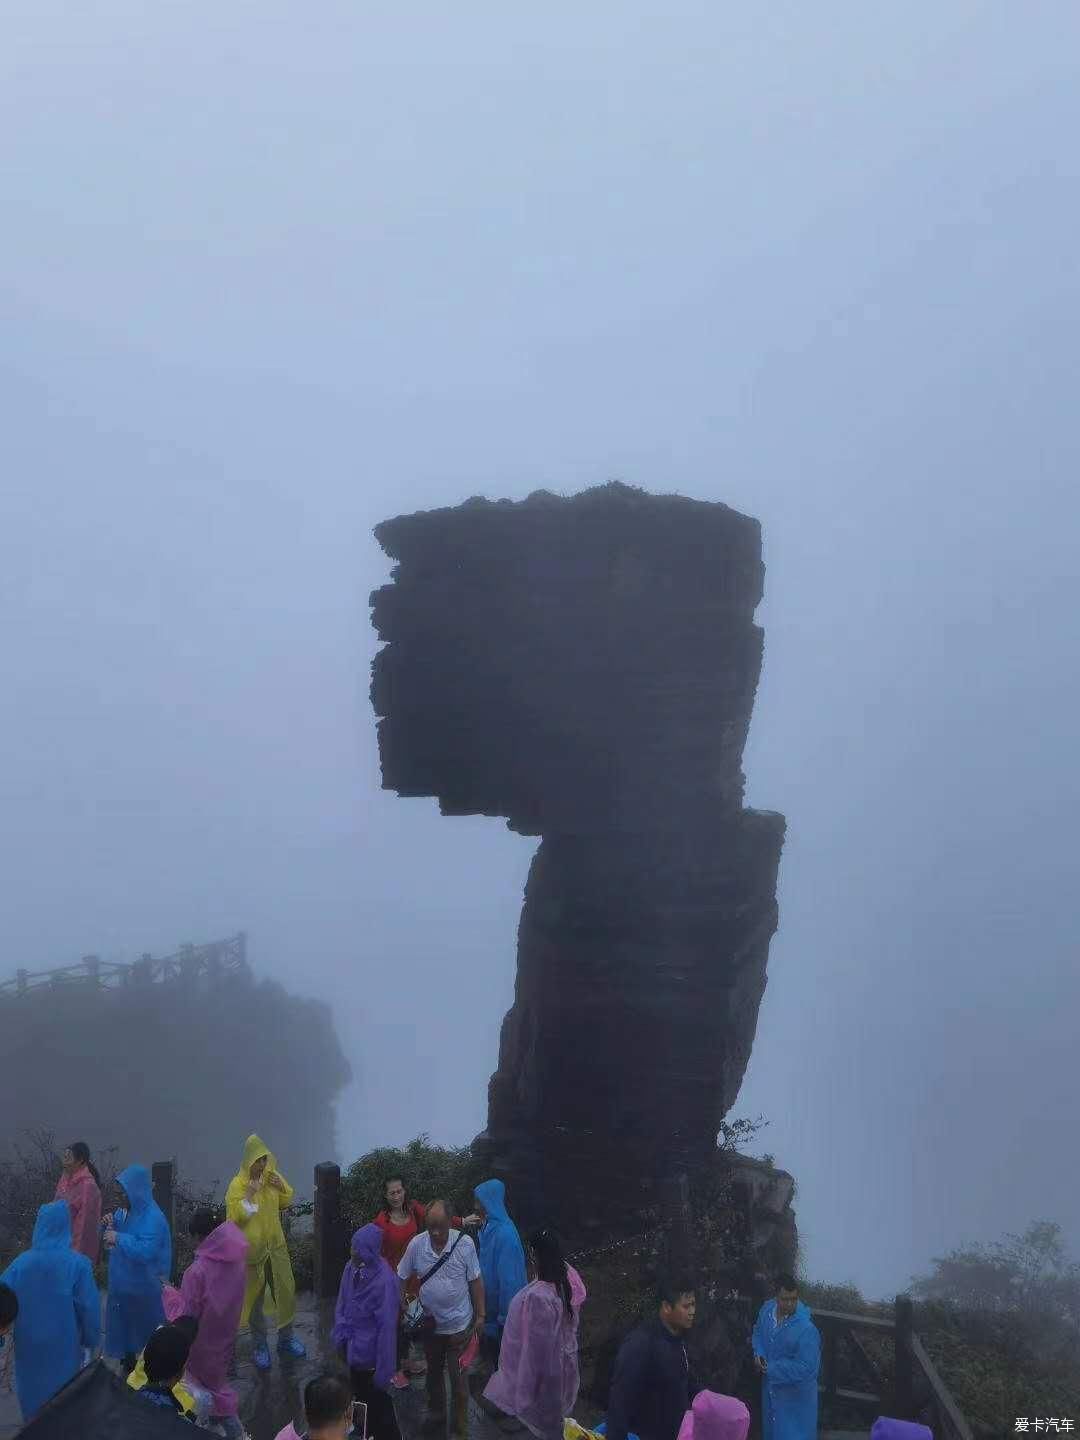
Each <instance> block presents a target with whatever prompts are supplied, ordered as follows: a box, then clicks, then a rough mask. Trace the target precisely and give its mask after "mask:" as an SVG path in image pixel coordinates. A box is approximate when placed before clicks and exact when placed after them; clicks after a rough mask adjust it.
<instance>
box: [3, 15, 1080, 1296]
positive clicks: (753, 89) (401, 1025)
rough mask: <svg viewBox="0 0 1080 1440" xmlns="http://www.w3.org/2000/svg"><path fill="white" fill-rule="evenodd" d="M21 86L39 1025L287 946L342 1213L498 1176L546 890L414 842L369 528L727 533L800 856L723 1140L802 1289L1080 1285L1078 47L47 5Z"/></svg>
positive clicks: (22, 393) (20, 348) (17, 437)
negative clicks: (1058, 1228) (140, 968)
mask: <svg viewBox="0 0 1080 1440" xmlns="http://www.w3.org/2000/svg"><path fill="white" fill-rule="evenodd" d="M0 38H2V43H0V80H2V83H0V107H2V119H3V124H2V126H0V147H2V150H3V174H4V177H5V180H4V216H5V219H4V225H3V230H2V232H0V256H2V262H3V263H2V264H0V364H2V367H3V377H2V378H3V384H2V387H0V457H2V458H0V486H2V509H0V625H2V632H0V635H2V640H0V644H2V650H0V660H2V669H3V677H4V683H3V686H2V692H0V811H2V815H3V824H2V827H0V847H2V850H0V867H2V874H3V879H4V883H3V885H2V886H0V940H2V945H3V954H4V957H5V958H4V960H3V964H2V967H0V968H2V971H3V973H2V974H0V978H7V977H8V976H9V975H10V974H12V973H13V972H14V970H15V969H16V967H17V966H19V965H24V966H26V967H28V968H29V969H32V970H33V969H40V968H48V967H51V966H53V965H59V964H63V963H67V962H69V961H72V960H75V959H77V958H78V957H79V956H81V955H83V954H85V953H87V952H88V951H96V952H97V953H100V954H101V955H103V956H105V957H107V958H110V959H131V958H134V957H135V956H136V955H137V954H138V953H140V952H141V951H144V950H152V951H155V952H158V951H166V950H172V949H174V948H175V947H176V945H178V944H179V943H181V942H183V941H187V940H192V941H200V940H208V939H214V938H218V937H220V936H224V935H227V934H230V933H232V932H233V931H235V930H237V929H239V928H245V929H246V930H247V931H248V932H249V936H250V944H251V954H252V958H253V961H254V963H255V965H256V967H257V969H258V972H259V973H260V974H265V975H270V976H274V977H277V978H279V979H281V980H282V981H283V982H285V983H286V984H287V985H288V986H289V987H290V988H291V989H295V990H298V991H300V992H308V993H311V994H313V995H316V996H318V997H321V998H323V999H325V1000H327V1001H329V1002H330V1003H331V1004H332V1005H333V1007H334V1011H335V1017H336V1022H337V1027H338V1031H339V1034H340V1036H341V1040H342V1045H343V1047H344V1049H345V1051H346V1053H347V1055H348V1057H349V1059H350V1062H351V1063H352V1066H353V1069H354V1072H355V1077H356V1078H355V1082H354V1084H353V1085H352V1087H351V1088H350V1089H349V1091H348V1092H347V1094H346V1096H345V1098H344V1102H343V1103H342V1105H341V1107H340V1110H339V1115H338V1133H339V1139H340V1151H341V1156H342V1158H345V1159H349V1158H352V1157H353V1156H355V1155H356V1154H358V1153H359V1152H360V1151H361V1150H362V1149H365V1148H367V1147H369V1146H371V1145H373V1144H376V1143H395V1142H403V1141H404V1140H406V1139H408V1138H409V1137H411V1136H412V1135H414V1134H416V1133H417V1132H419V1131H421V1130H424V1131H428V1132H430V1134H431V1135H432V1136H433V1137H434V1138H436V1139H438V1140H443V1141H447V1142H451V1141H453V1142H463V1141H465V1140H467V1139H469V1138H470V1137H471V1136H472V1135H473V1134H475V1133H476V1132H477V1131H478V1130H479V1129H480V1128H482V1125H483V1122H484V1116H485V1106H486V1082H487V1077H488V1075H489V1074H490V1072H491V1071H492V1070H493V1069H494V1067H495V1062H496V1054H497V1044H498V1025H499V1022H500V1021H501V1018H502V1015H503V1013H504V1011H505V1010H506V1008H507V1007H508V1005H509V1004H510V1001H511V998H512V991H513V978H514V942H515V929H516V923H517V916H518V912H519V909H520V904H521V891H522V886H523V883H524V878H525V874H526V871H527V867H528V864H529V860H530V858H531V855H532V851H533V846H534V843H535V842H531V841H526V840H523V839H521V838H520V837H517V836H514V835H512V834H510V833H509V832H508V831H507V830H506V829H505V827H504V826H503V825H501V824H500V823H499V822H497V821H493V820H483V819H473V820H462V819H453V820H451V819H443V818H442V817H440V816H439V814H438V811H437V806H436V804H435V802H434V801H419V800H399V799H397V798H396V797H395V796H393V795H390V794H384V793H383V792H381V791H380V789H379V788H378V786H379V772H378V756H377V751H376V745H375V727H374V717H373V715H372V712H371V709H370V705H369V703H368V699H367V686H368V666H369V663H370V660H371V657H372V655H373V653H374V650H375V643H376V642H375V638H374V635H373V633H372V631H371V628H370V625H369V621H368V612H367V598H368V594H369V592H370V591H371V590H372V589H373V588H375V587H376V586H377V585H379V584H381V583H383V582H384V581H385V579H386V577H387V575H388V573H389V562H388V561H386V559H385V557H383V556H382V554H381V552H380V551H379V550H378V547H377V546H376V544H375V542H374V540H373V538H372V536H371V528H372V526H373V525H374V524H375V523H376V522H377V521H379V520H380V519H383V518H385V517H387V516H390V515H394V514H398V513H400V512H403V511H408V510H414V509H419V508H428V507H431V506H436V505H446V504H454V503H457V502H458V501H459V500H462V499H464V498H466V497H467V496H469V495H472V494H478V493H479V494H486V495H489V496H491V497H492V498H496V497H499V496H509V497H521V496H524V495H526V494H528V493H529V492H530V491H531V490H533V489H535V488H539V487H546V488H550V489H553V490H560V491H565V492H572V491H576V490H578V489H580V488H582V487H584V486H586V485H590V484H595V483H599V482H603V481H605V480H608V479H610V478H615V477H618V478H620V479H623V480H625V481H627V482H628V483H631V484H636V485H641V486H644V487H645V488H647V489H650V490H656V491H677V492H680V493H682V494H687V495H693V496H697V497H700V498H703V499H717V500H724V501H726V502H727V503H729V504H731V505H734V506H736V507H737V508H739V509H742V510H745V511H748V512H749V513H751V514H753V515H755V516H757V517H758V518H759V519H760V520H761V522H762V525H763V527H764V538H765V547H766V564H767V577H766V601H765V603H764V605H763V606H762V608H761V611H760V612H759V619H760V620H761V622H762V624H763V625H764V626H765V628H766V657H765V673H764V679H763V683H762V687H761V690H760V692H759V696H758V702H757V708H756V711H755V718H754V722H753V726H752V732H751V742H750V745H749V747H748V750H747V755H746V770H747V775H748V782H749V798H750V801H751V803H753V804H757V805H761V806H765V807H768V808H774V809H778V810H782V811H783V812H784V813H785V814H786V815H787V817H788V823H789V834H788V840H787V844H786V847H785V852H784V859H783V863H782V869H781V890H780V906H781V920H780V931H779V933H778V935H777V938H776V940H775V941H774V944H773V950H772V958H771V961H770V968H769V987H768V991H767V994H766V998H765V1002H764V1004H763V1007H762V1011H761V1018H760V1023H759V1027H758V1036H757V1041H756V1044H755V1049H754V1054H753V1058H752V1061H751V1065H750V1069H749V1072H748V1075H747V1079H746V1082H745V1084H744V1086H743V1091H742V1094H741V1095H740V1098H739V1101H738V1104H737V1106H736V1111H735V1113H736V1114H744V1115H756V1114H758V1113H761V1114H763V1115H765V1116H766V1117H767V1118H768V1120H769V1122H770V1124H769V1126H768V1128H767V1129H766V1130H765V1131H763V1132H762V1135H761V1137H760V1140H761V1148H762V1149H764V1150H768V1151H770V1152H772V1153H773V1154H774V1155H775V1156H776V1159H777V1162H778V1163H779V1164H782V1165H783V1166H784V1167H785V1168H787V1169H790V1170H791V1171H792V1172H793V1173H794V1174H795V1175H796V1176H797V1178H798V1182H799V1196H798V1202H797V1209H798V1215H799V1222H800V1229H801V1232H802V1238H803V1242H804V1250H805V1255H804V1259H805V1266H806V1270H807V1273H808V1274H809V1275H811V1276H813V1277H816V1278H822V1279H830V1280H835V1281H839V1280H846V1279H851V1280H854V1281H856V1282H858V1283H859V1284H861V1285H862V1286H864V1287H865V1288H866V1289H867V1290H868V1291H869V1292H870V1293H873V1294H884V1293H888V1292H891V1291H892V1290H894V1289H895V1288H896V1287H898V1286H901V1285H903V1284H904V1283H905V1281H906V1280H907V1278H908V1277H909V1275H910V1274H911V1273H912V1271H913V1270H917V1269H919V1268H922V1267H924V1266H925V1265H926V1264H927V1262H928V1260H929V1258H930V1257H931V1256H932V1255H934V1254H937V1253H940V1252H941V1250H942V1249H943V1248H944V1247H948V1246H950V1245H952V1244H957V1243H961V1242H965V1241H968V1240H977V1239H993V1238H995V1237H997V1236H998V1235H999V1234H1000V1233H1001V1232H1002V1231H1004V1230H1007V1229H1015V1228H1020V1227H1022V1226H1023V1225H1024V1224H1025V1223H1026V1222H1027V1221H1028V1220H1030V1219H1032V1218H1036V1217H1046V1218H1050V1219H1056V1220H1059V1221H1061V1222H1062V1223H1063V1224H1064V1225H1065V1226H1066V1230H1067V1233H1068V1234H1069V1236H1070V1239H1071V1241H1072V1242H1073V1244H1074V1247H1077V1245H1078V1242H1080V1233H1078V1228H1080V1227H1078V1224H1077V1220H1076V1208H1075V1194H1076V1186H1077V1183H1078V1181H1080V1153H1078V1150H1077V1147H1076V1144H1075V1101H1076V1080H1075V1068H1074V1067H1075V1047H1076V1041H1075V1035H1074V1033H1073V1032H1074V1021H1075V1016H1076V1013H1077V1002H1078V1000H1080V966H1077V964H1076V941H1075V918H1074V898H1075V893H1076V878H1077V877H1076V855H1077V846H1076V841H1075V836H1074V834H1073V833H1072V832H1073V828H1074V827H1073V824H1072V816H1073V814H1074V813H1075V811H1076V809H1077V804H1078V802H1080V794H1078V790H1080V786H1078V780H1077V773H1078V772H1077V765H1076V756H1075V731H1076V716H1077V706H1078V702H1080V682H1078V679H1077V663H1076V657H1077V653H1078V645H1080V619H1078V615H1080V608H1078V606H1077V603H1076V596H1075V577H1076V573H1077V561H1076V535H1077V522H1078V520H1080V500H1078V491H1077V484H1076V475H1077V459H1078V452H1080V421H1078V418H1077V407H1076V402H1075V391H1076V379H1077V373H1076V333H1077V328H1076V327H1077V319H1078V307H1077V288H1078V272H1077V254H1078V250H1077V221H1078V218H1080V188H1078V187H1080V162H1078V158H1077V147H1076V143H1075V136H1076V134H1077V133H1078V130H1080V91H1078V89H1077V86H1076V81H1075V56H1076V50H1077V46H1078V44H1080V13H1078V12H1077V11H1076V10H1075V9H1073V8H1072V7H1068V6H1026V7H1023V9H1022V10H1020V9H1016V8H1012V7H1002V6H998V5H989V4H977V3H963V0H948V3H946V4H944V5H937V6H930V5H922V6H906V7H884V6H876V5H875V6H869V5H862V4H858V3H854V0H852V3H844V4H841V3H835V0H819V3H817V4H815V5H805V4H801V3H780V0H774V3H773V4H771V5H769V6H750V7H737V6H727V5H716V4H712V3H704V0H698V3H685V0H675V3H672V4H669V5H666V6H663V7H655V6H648V5H645V4H642V3H640V0H618V3H616V0H596V3H593V4H591V5H587V6H582V5H572V4H568V3H561V0H555V3H551V4H546V5H542V6H521V5H507V4H495V3H479V0H478V3H474V4H472V5H467V6H447V5H413V6H406V7H401V6H390V5H387V4H378V3H360V0H351V3H348V4H346V3H341V0H325V3H323V4H321V5H319V6H312V7H297V6H296V5H295V4H284V3H279V0H261V3H259V4H255V3H250V0H233V3H231V4H229V5H220V4H210V3H207V0H190V3H188V4H186V5H183V6H167V5H164V6H163V5H152V6H147V5H145V4H136V3H134V0H102V3H98V4H93V5H88V6H79V7H71V6H69V5H61V4H60V3H58V0H32V3H31V0H13V3H9V4H8V5H7V6H5V8H4V16H3V18H2V20H0ZM198 1043H199V1041H198V1036H197V1035H193V1036H192V1040H191V1044H192V1057H193V1060H196V1059H197V1056H198ZM267 1045H268V1046H269V1047H270V1048H271V1049H272V1045H273V1040H272V1037H267ZM242 1061H243V1057H239V1056H238V1063H242ZM88 1079H90V1080H92V1077H88ZM158 1079H159V1082H160V1083H161V1084H167V1083H168V1084H171V1083H175V1081H176V1077H175V1076H168V1077H166V1076H161V1077H158ZM6 1081H7V1087H8V1101H7V1103H9V1104H14V1103H19V1102H16V1101H15V1098H14V1097H15V1094H16V1091H17V1090H18V1089H19V1083H18V1077H16V1076H11V1075H8V1076H7V1077H6ZM147 1083H148V1084H150V1085H152V1084H153V1083H154V1077H148V1081H147ZM82 1103H83V1105H84V1107H85V1106H86V1105H88V1104H92V1105H97V1106H102V1107H107V1108H108V1110H109V1111H111V1113H112V1115H113V1116H114V1117H115V1124H116V1127H117V1131H118V1133H120V1134H122V1130H123V1113H124V1097H123V1095H122V1094H100V1095H97V1096H93V1095H91V1096H90V1097H89V1098H87V1097H83V1100H82ZM86 1114H87V1111H86V1109H85V1108H84V1109H83V1110H82V1111H81V1112H80V1113H79V1114H77V1115H75V1116H74V1117H73V1120H72V1130H73V1131H74V1130H77V1129H78V1128H80V1125H81V1124H82V1123H83V1116H85V1115H86ZM252 1123H253V1124H255V1123H256V1122H255V1120H254V1119H253V1121H252ZM65 1138H67V1137H65ZM267 1138H268V1139H269V1140H270V1141H271V1143H272V1141H273V1137H272V1136H268V1137H267ZM239 1139H242V1137H238V1140H239ZM139 1158H144V1159H146V1158H150V1157H139Z"/></svg>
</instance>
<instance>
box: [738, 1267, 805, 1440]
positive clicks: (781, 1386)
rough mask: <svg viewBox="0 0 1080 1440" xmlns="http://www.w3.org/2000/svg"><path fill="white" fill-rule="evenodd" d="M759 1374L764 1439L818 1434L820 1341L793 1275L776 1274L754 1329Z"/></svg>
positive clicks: (788, 1439) (791, 1439) (795, 1438)
mask: <svg viewBox="0 0 1080 1440" xmlns="http://www.w3.org/2000/svg"><path fill="white" fill-rule="evenodd" d="M753 1345H754V1364H755V1366H756V1367H757V1370H758V1372H759V1374H760V1375H761V1410H762V1431H761V1433H762V1440H813V1437H814V1436H815V1435H816V1434H817V1411H818V1370H819V1369H820V1368H821V1336H820V1334H819V1333H818V1329H817V1326H816V1325H815V1324H814V1322H813V1321H812V1320H811V1318H810V1311H809V1310H808V1309H807V1307H806V1306H805V1305H804V1304H803V1302H802V1301H801V1300H800V1299H799V1285H798V1282H797V1281H796V1279H795V1277H794V1276H793V1275H780V1276H778V1277H777V1281H776V1299H775V1300H766V1302H765V1304H764V1305H763V1306H762V1307H761V1310H760V1311H759V1312H758V1318H757V1323H756V1324H755V1326H754V1338H753Z"/></svg>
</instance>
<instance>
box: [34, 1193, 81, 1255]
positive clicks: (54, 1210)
mask: <svg viewBox="0 0 1080 1440" xmlns="http://www.w3.org/2000/svg"><path fill="white" fill-rule="evenodd" d="M31 1243H32V1245H33V1248H34V1249H35V1250H70V1249H71V1210H70V1208H69V1206H68V1203H67V1201H66V1200H50V1201H49V1203H48V1205H42V1207H41V1209H40V1210H39V1211H38V1213H37V1219H36V1220H35V1221H34V1238H33V1241H32V1242H31Z"/></svg>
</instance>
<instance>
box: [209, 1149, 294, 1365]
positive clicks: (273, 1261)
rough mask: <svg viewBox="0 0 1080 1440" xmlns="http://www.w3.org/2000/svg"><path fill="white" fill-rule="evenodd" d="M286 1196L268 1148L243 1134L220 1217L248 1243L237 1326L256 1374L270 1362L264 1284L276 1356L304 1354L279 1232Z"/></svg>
mask: <svg viewBox="0 0 1080 1440" xmlns="http://www.w3.org/2000/svg"><path fill="white" fill-rule="evenodd" d="M292 1198H293V1188H292V1186H291V1185H290V1184H289V1182H288V1181H287V1180H286V1179H285V1177H284V1176H283V1175H281V1174H280V1173H279V1172H278V1168H277V1162H276V1161H275V1159H274V1157H273V1155H272V1154H271V1152H270V1148H269V1146H268V1145H266V1144H264V1143H263V1141H262V1140H260V1139H259V1137H258V1135H249V1136H248V1138H247V1140H246V1142H245V1144H244V1160H243V1164H242V1165H241V1166H240V1169H239V1170H238V1171H237V1173H236V1174H235V1175H234V1176H233V1178H232V1180H231V1182H230V1184H229V1189H228V1191H227V1192H226V1196H225V1215H226V1219H228V1220H231V1221H232V1223H233V1224H234V1225H238V1226H239V1227H240V1229H241V1230H242V1231H243V1234H244V1239H245V1240H246V1241H247V1243H248V1254H247V1285H246V1288H245V1291H244V1307H243V1311H242V1314H241V1317H240V1324H241V1326H244V1325H249V1326H250V1327H251V1334H252V1338H253V1339H254V1341H255V1352H254V1356H253V1358H254V1362H255V1368H256V1369H257V1370H269V1369H270V1363H271V1362H270V1346H269V1344H268V1343H267V1338H266V1315H265V1313H264V1306H265V1303H266V1291H267V1287H268V1286H269V1287H270V1289H271V1293H272V1295H273V1300H274V1310H275V1312H276V1314H277V1332H278V1343H277V1348H278V1354H279V1355H290V1356H292V1357H293V1358H294V1359H296V1360H302V1359H303V1358H304V1356H305V1355H306V1354H307V1350H306V1349H305V1347H304V1343H303V1341H302V1340H299V1339H298V1338H297V1337H296V1336H295V1335H294V1334H293V1320H294V1319H295V1318H296V1280H295V1279H294V1277H293V1268H292V1261H291V1260H290V1259H289V1247H288V1246H287V1245H286V1243H285V1232H284V1230H283V1229H282V1228H281V1212H282V1211H283V1210H285V1209H287V1208H288V1206H289V1205H290V1204H291V1203H292Z"/></svg>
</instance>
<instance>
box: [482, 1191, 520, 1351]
mask: <svg viewBox="0 0 1080 1440" xmlns="http://www.w3.org/2000/svg"><path fill="white" fill-rule="evenodd" d="M473 1198H474V1201H475V1203H476V1214H477V1217H478V1219H479V1220H480V1223H481V1225H482V1226H483V1229H482V1230H481V1231H480V1273H481V1275H482V1276H483V1277H484V1295H485V1297H486V1299H487V1320H486V1322H485V1325H484V1352H485V1354H486V1356H487V1358H488V1360H489V1361H490V1362H491V1364H492V1365H493V1366H497V1365H498V1363H499V1350H500V1348H501V1346H502V1334H503V1327H504V1326H505V1324H506V1312H507V1311H508V1310H509V1309H510V1301H511V1300H513V1298H514V1296H515V1295H516V1294H517V1293H518V1291H519V1290H524V1288H525V1286H526V1285H527V1284H528V1277H527V1276H526V1274H525V1250H524V1247H523V1246H522V1243H521V1236H520V1235H519V1234H518V1232H517V1226H516V1225H515V1224H514V1222H513V1221H512V1220H511V1219H510V1216H509V1215H508V1214H507V1213H506V1187H505V1185H504V1184H503V1182H502V1181H501V1180H485V1181H484V1183H483V1184H482V1185H478V1186H477V1187H476V1190H475V1192H474V1195H473Z"/></svg>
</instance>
